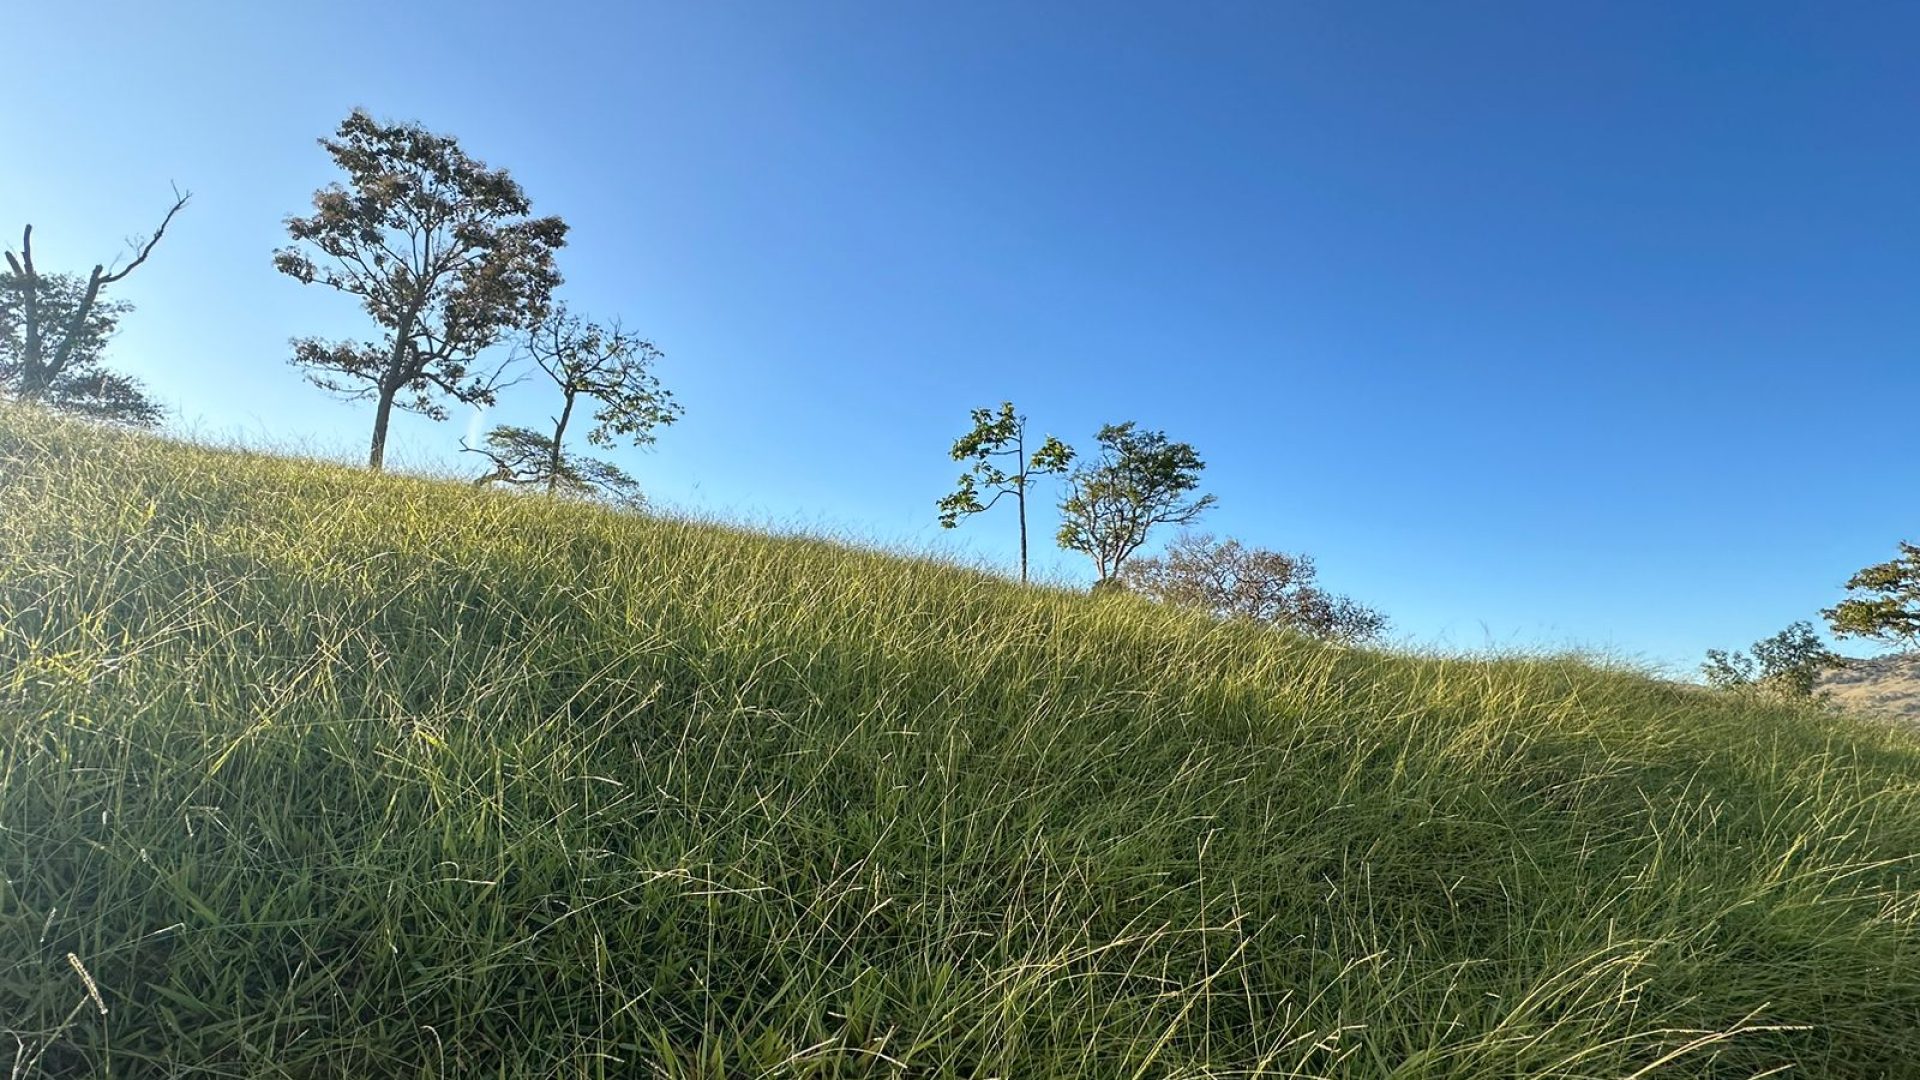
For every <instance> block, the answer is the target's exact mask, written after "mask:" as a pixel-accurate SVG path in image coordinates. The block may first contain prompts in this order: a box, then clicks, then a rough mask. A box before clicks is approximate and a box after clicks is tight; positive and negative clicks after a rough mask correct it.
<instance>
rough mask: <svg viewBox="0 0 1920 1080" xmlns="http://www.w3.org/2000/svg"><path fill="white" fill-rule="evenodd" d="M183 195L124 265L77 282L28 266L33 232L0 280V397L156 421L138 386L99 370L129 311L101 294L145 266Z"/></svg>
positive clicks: (158, 414) (145, 423)
mask: <svg viewBox="0 0 1920 1080" xmlns="http://www.w3.org/2000/svg"><path fill="white" fill-rule="evenodd" d="M190 198H192V196H191V195H190V194H187V193H183V192H180V191H178V190H176V191H175V192H174V200H173V205H172V206H171V207H169V208H168V209H167V212H166V215H165V216H164V217H162V218H161V219H160V224H159V226H158V227H157V228H155V229H154V230H153V235H151V236H146V237H137V238H135V239H134V240H133V241H132V242H131V245H130V246H131V248H132V258H131V259H129V260H128V261H127V264H126V265H125V266H120V265H118V263H117V261H116V262H115V263H112V264H107V263H96V264H95V265H94V267H93V269H92V271H90V272H89V273H88V274H87V276H86V277H85V278H81V277H80V276H78V275H75V274H49V273H45V272H44V271H42V270H41V269H40V267H39V266H38V265H37V264H36V263H35V261H34V252H33V226H32V225H28V226H27V227H26V228H25V229H23V230H22V231H21V234H20V250H19V251H18V252H14V251H8V252H7V253H6V260H7V271H6V273H4V274H0V393H4V394H5V395H6V396H8V397H11V398H15V399H18V400H21V401H32V402H37V403H39V404H43V405H46V406H49V407H51V408H56V409H61V410H63V411H66V412H72V413H78V414H80V415H84V416H89V417H92V418H94V419H100V420H111V421H114V422H116V423H124V424H134V425H137V426H141V427H151V426H153V425H154V424H157V423H159V422H160V420H161V418H162V416H163V415H164V413H163V411H162V410H161V408H160V406H159V405H157V404H155V403H154V402H153V401H152V400H151V399H149V398H148V397H147V395H146V391H145V390H144V388H142V387H141V385H140V384H139V382H137V381H135V380H134V379H132V378H129V377H128V376H125V375H122V374H119V373H118V372H114V371H110V370H108V369H107V368H106V367H105V366H104V362H103V353H104V351H105V349H106V344H107V339H108V338H110V337H112V336H113V331H114V329H115V328H116V327H117V326H118V324H119V320H120V317H121V316H123V315H125V314H126V313H127V312H129V311H131V310H133V307H132V305H130V304H127V303H126V302H124V301H118V300H113V299H110V298H108V297H107V295H106V293H107V290H108V289H110V288H112V287H113V286H114V285H117V284H119V283H120V282H122V281H125V280H126V278H127V276H128V275H130V274H132V273H133V272H134V271H135V270H138V269H139V268H140V267H141V266H143V265H145V264H146V261H147V259H148V258H149V257H150V256H151V255H152V254H153V249H154V248H155V247H157V246H158V245H159V243H160V238H161V237H162V236H165V235H166V232H167V226H168V225H170V224H172V223H173V219H174V215H176V214H178V213H179V212H180V211H181V210H182V209H183V208H185V206H186V205H187V201H188V200H189V199H190Z"/></svg>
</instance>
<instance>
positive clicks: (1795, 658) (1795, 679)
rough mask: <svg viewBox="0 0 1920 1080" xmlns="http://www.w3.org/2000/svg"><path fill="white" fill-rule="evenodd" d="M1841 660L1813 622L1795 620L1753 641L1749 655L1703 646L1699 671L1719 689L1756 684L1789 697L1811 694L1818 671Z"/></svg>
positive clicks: (1818, 678)
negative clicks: (1702, 662)
mask: <svg viewBox="0 0 1920 1080" xmlns="http://www.w3.org/2000/svg"><path fill="white" fill-rule="evenodd" d="M1840 663H1841V660H1840V658H1839V657H1838V656H1836V655H1834V653H1833V651H1832V650H1830V649H1828V648H1827V646H1826V644H1825V643H1824V642H1822V641H1821V640H1820V635H1818V634H1816V633H1815V632H1814V629H1813V624H1812V623H1808V622H1795V623H1792V624H1791V625H1789V626H1788V627H1787V628H1786V629H1785V630H1782V631H1780V632H1779V633H1777V634H1775V635H1773V636H1772V637H1770V638H1764V639H1762V640H1760V641H1756V642H1754V643H1753V655H1752V656H1748V655H1747V654H1745V653H1742V652H1737V651H1736V652H1732V653H1728V652H1723V651H1721V650H1719V649H1708V650H1707V662H1706V663H1705V664H1702V665H1701V666H1700V672H1701V674H1702V675H1704V676H1705V677H1706V680H1707V683H1708V685H1710V686H1714V687H1718V688H1719V689H1722V690H1737V689H1742V688H1747V687H1758V688H1760V689H1763V690H1767V691H1770V692H1772V693H1776V694H1779V695H1781V696H1783V697H1789V698H1811V697H1813V696H1814V690H1815V688H1816V687H1818V686H1819V684H1820V673H1821V672H1823V671H1826V670H1829V669H1831V668H1834V667H1838V666H1839V665H1840Z"/></svg>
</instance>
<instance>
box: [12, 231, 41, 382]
mask: <svg viewBox="0 0 1920 1080" xmlns="http://www.w3.org/2000/svg"><path fill="white" fill-rule="evenodd" d="M20 258H21V259H22V260H23V261H24V264H25V265H22V264H21V263H18V262H14V259H13V256H12V255H11V254H9V255H8V256H7V262H8V263H10V264H11V265H12V267H13V270H14V272H15V276H17V277H18V278H19V279H20V283H21V287H22V288H23V289H24V290H25V291H24V292H23V293H22V294H21V298H20V309H21V311H20V314H21V317H22V321H23V322H24V323H25V324H26V325H25V326H24V327H22V329H23V330H24V331H25V336H26V347H25V351H24V353H23V354H22V355H21V357H20V384H19V394H20V396H21V397H22V398H25V399H26V400H28V401H33V400H36V399H38V398H39V397H40V396H41V395H42V394H43V393H45V392H46V385H45V382H46V380H44V379H42V378H41V370H42V365H43V364H44V363H45V361H44V359H43V357H42V354H41V348H42V341H43V339H42V338H41V335H40V275H39V274H38V273H37V272H35V270H34V268H33V226H31V225H29V226H27V228H26V231H24V232H23V233H21V234H20Z"/></svg>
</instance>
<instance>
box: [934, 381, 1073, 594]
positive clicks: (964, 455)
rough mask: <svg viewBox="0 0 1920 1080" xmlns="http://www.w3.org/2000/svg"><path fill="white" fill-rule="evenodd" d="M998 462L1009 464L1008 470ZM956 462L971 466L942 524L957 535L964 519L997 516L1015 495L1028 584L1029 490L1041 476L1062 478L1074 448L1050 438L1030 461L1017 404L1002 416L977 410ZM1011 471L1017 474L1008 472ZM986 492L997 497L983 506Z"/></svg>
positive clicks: (944, 509) (943, 503) (1004, 408)
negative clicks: (1005, 501) (999, 506)
mask: <svg viewBox="0 0 1920 1080" xmlns="http://www.w3.org/2000/svg"><path fill="white" fill-rule="evenodd" d="M996 459H999V460H1003V461H1005V462H1006V465H1007V468H1002V467H1001V466H1000V464H999V463H998V462H997V461H996ZM953 460H955V461H966V462H970V464H969V465H968V467H967V471H966V472H963V473H961V474H960V483H959V486H958V487H957V488H956V489H955V490H954V491H953V493H952V494H950V495H947V496H945V497H944V498H942V499H941V500H940V502H939V504H938V505H939V507H940V524H941V526H942V527H944V528H948V529H954V528H958V527H959V525H960V519H961V518H963V517H971V516H973V515H974V514H979V513H984V512H986V511H988V510H991V509H992V508H993V506H994V504H995V503H998V502H999V501H1000V500H1001V499H1002V498H1004V497H1006V496H1008V495H1012V496H1013V499H1014V505H1015V507H1016V509H1017V510H1018V511H1019V515H1020V580H1021V581H1022V582H1024V581H1026V580H1027V486H1028V485H1029V484H1030V483H1032V481H1033V478H1034V477H1036V476H1057V475H1059V474H1060V473H1064V472H1066V471H1067V467H1068V466H1069V465H1070V464H1071V463H1072V462H1073V448H1072V447H1070V446H1068V445H1067V444H1066V443H1063V442H1061V441H1060V440H1059V439H1056V438H1054V437H1053V436H1051V435H1049V436H1047V437H1046V439H1045V440H1044V441H1043V442H1041V444H1040V446H1039V448H1038V449H1036V450H1035V451H1034V452H1033V455H1032V456H1031V457H1029V456H1028V455H1027V418H1026V417H1024V416H1020V415H1018V414H1017V413H1015V412H1014V408H1013V402H1011V401H1007V402H1002V403H1001V405H1000V411H999V412H997V413H996V412H994V411H993V410H992V409H975V410H973V430H971V431H969V432H967V433H966V434H965V435H962V436H960V438H959V439H957V440H955V442H954V444H953ZM1008 469H1011V470H1012V471H1011V472H1009V471H1007V470H1008ZM982 491H987V492H991V493H992V497H991V498H989V499H987V501H986V502H984V503H983V502H981V501H980V495H981V492H982Z"/></svg>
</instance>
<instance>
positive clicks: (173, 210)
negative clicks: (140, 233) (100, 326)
mask: <svg viewBox="0 0 1920 1080" xmlns="http://www.w3.org/2000/svg"><path fill="white" fill-rule="evenodd" d="M191 198H193V192H191V191H187V192H182V191H181V190H180V189H179V188H178V187H176V188H174V189H173V205H172V206H170V207H168V208H167V216H166V217H163V218H161V219H160V227H159V228H157V229H155V230H153V235H152V236H151V237H149V238H147V240H146V241H145V242H144V243H143V242H140V241H135V242H134V246H135V247H136V248H138V251H139V253H138V254H137V255H135V256H134V257H133V261H132V262H130V263H128V264H127V265H126V268H125V269H123V270H118V271H115V272H113V273H109V274H105V275H104V276H103V275H102V274H101V269H102V268H101V267H97V266H96V267H94V270H93V272H94V276H96V277H98V278H99V279H100V284H101V285H102V286H106V285H111V284H113V283H114V282H116V281H120V280H123V279H124V278H125V277H126V276H127V275H128V274H131V273H133V272H134V271H135V270H137V269H139V267H140V264H141V263H144V262H146V261H147V256H149V255H151V254H153V249H154V247H155V245H157V244H159V243H160V238H161V237H163V236H165V235H166V234H167V226H168V225H170V224H172V223H173V216H174V215H175V214H178V213H179V212H180V211H181V209H182V208H183V207H185V206H186V205H187V200H189V199H191Z"/></svg>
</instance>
